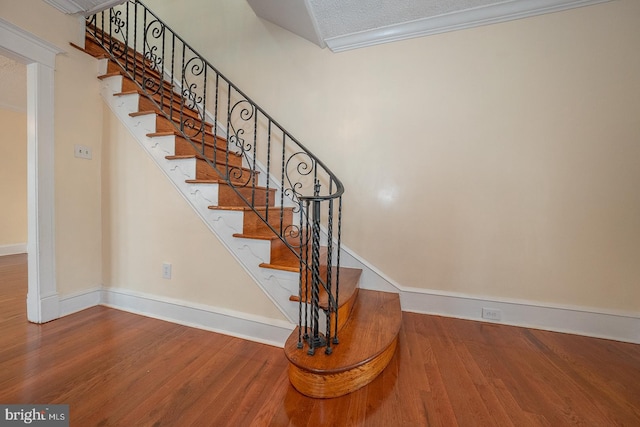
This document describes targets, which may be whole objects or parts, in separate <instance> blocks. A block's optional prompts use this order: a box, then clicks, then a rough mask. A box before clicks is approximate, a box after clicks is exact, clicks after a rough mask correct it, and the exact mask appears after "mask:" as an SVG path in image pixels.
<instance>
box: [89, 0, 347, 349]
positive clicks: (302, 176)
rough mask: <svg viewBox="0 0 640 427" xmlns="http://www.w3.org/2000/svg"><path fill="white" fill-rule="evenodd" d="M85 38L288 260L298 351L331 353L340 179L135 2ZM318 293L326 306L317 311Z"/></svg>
mask: <svg viewBox="0 0 640 427" xmlns="http://www.w3.org/2000/svg"><path fill="white" fill-rule="evenodd" d="M87 33H88V34H89V35H90V37H92V38H93V40H94V41H95V42H96V43H98V44H99V45H100V46H102V48H103V49H104V50H105V51H106V52H108V54H109V55H110V60H112V61H114V62H115V63H117V64H118V65H119V66H120V67H121V68H122V69H123V70H124V72H125V73H126V74H127V76H128V77H129V78H130V79H131V80H133V81H134V82H136V84H137V86H138V88H139V89H140V90H141V91H142V92H143V93H144V94H145V95H146V96H147V97H148V98H149V99H150V100H151V101H153V103H154V105H155V106H156V112H157V113H158V114H162V115H163V116H164V117H165V118H167V119H168V120H169V121H170V122H171V123H173V125H174V127H175V131H176V132H177V133H178V134H179V135H180V136H182V137H183V138H185V139H187V140H188V141H189V142H191V144H192V145H193V146H194V148H196V149H197V151H198V153H199V155H200V158H201V159H203V160H206V162H207V163H208V164H209V165H210V166H211V167H212V168H214V170H215V171H216V172H217V173H218V175H219V177H220V179H221V180H223V181H224V182H226V184H227V185H229V186H230V187H231V188H232V189H233V190H234V191H235V193H236V194H237V195H238V197H239V198H240V199H242V200H243V201H244V203H246V206H247V207H248V208H250V209H251V210H252V211H253V212H254V213H255V214H256V215H258V216H259V217H260V218H261V219H262V220H263V221H264V223H265V224H266V226H267V227H268V228H269V229H271V231H273V233H275V235H276V236H278V237H279V238H280V239H281V240H282V242H283V243H284V244H285V245H286V246H287V247H288V248H289V249H290V250H291V251H292V252H293V253H295V254H296V255H297V257H298V259H299V271H300V279H299V309H298V322H299V333H298V347H299V348H301V349H302V348H305V345H304V344H305V342H306V343H307V346H306V348H307V349H308V352H309V354H314V352H315V350H316V349H317V348H319V347H325V352H326V353H327V354H329V353H331V352H332V344H337V343H338V301H339V280H340V270H339V265H340V234H341V228H342V194H343V192H344V188H343V186H342V183H341V182H340V180H339V179H338V178H337V177H336V176H335V175H334V174H333V173H332V172H331V171H330V170H329V169H328V168H327V167H326V166H325V165H324V164H323V163H322V162H321V161H320V160H319V159H318V158H317V157H316V156H314V155H313V154H312V153H311V152H310V151H309V150H307V149H306V148H305V147H304V146H303V145H302V144H300V143H299V142H298V141H297V140H296V139H295V138H294V137H293V136H291V135H290V134H289V133H288V132H287V131H286V130H285V129H284V128H283V127H282V126H281V125H280V124H278V122H276V121H275V120H274V119H273V118H272V117H271V116H269V115H268V114H267V113H266V112H265V111H264V110H263V109H262V108H260V107H259V106H258V105H257V104H256V103H255V102H253V101H252V100H251V99H250V98H249V97H248V96H246V95H245V94H244V93H243V92H242V91H241V90H240V89H238V87H236V86H235V85H234V84H233V83H232V82H231V81H230V80H229V79H227V78H226V77H225V76H224V75H223V74H222V73H220V72H219V71H218V70H217V69H216V68H215V67H214V66H213V65H211V64H210V63H209V62H208V61H207V60H205V59H204V58H203V57H202V56H201V55H200V54H198V53H197V52H196V51H195V50H194V49H193V48H191V47H190V46H189V45H188V44H187V43H186V42H185V41H184V40H183V39H182V38H181V37H180V36H178V35H177V34H176V33H175V32H174V31H173V30H171V29H170V28H169V27H168V26H167V25H166V24H165V23H164V22H163V21H162V20H160V18H158V17H157V16H156V15H155V14H154V13H153V12H152V11H151V10H149V9H148V8H147V7H146V6H145V5H144V4H142V3H141V2H140V1H137V0H130V1H127V2H126V3H123V4H121V5H118V6H115V7H113V8H111V9H108V10H105V11H102V12H99V13H97V14H95V15H92V16H90V17H88V18H87ZM225 138H226V143H220V141H224V139H225ZM234 156H235V157H238V156H240V157H241V158H242V166H238V164H237V162H233V161H231V159H232V158H233V157H234ZM288 210H291V211H293V217H294V218H295V220H294V221H293V222H291V223H290V222H289V221H288V220H287V218H289V217H290V216H291V215H287V211H288ZM322 292H324V293H326V294H327V300H328V302H327V303H326V304H322V305H323V306H322V307H320V305H321V304H320V293H322ZM321 311H322V312H324V317H325V320H326V325H325V326H324V333H322V332H321V330H322V328H321V325H320V323H321V316H320V313H321Z"/></svg>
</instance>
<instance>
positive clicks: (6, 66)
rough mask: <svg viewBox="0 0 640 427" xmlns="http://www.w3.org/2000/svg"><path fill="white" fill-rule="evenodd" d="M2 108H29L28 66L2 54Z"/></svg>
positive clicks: (0, 89) (0, 63)
mask: <svg viewBox="0 0 640 427" xmlns="http://www.w3.org/2000/svg"><path fill="white" fill-rule="evenodd" d="M0 108H6V109H10V110H15V111H26V110H27V67H26V66H25V65H24V64H21V63H19V62H16V61H14V60H12V59H9V58H7V57H4V56H2V55H0Z"/></svg>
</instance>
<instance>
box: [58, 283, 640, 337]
mask: <svg viewBox="0 0 640 427" xmlns="http://www.w3.org/2000/svg"><path fill="white" fill-rule="evenodd" d="M399 293H400V300H401V303H402V310H403V311H408V312H413V313H421V314H430V315H439V316H445V317H454V318H459V319H467V320H474V321H481V322H490V323H496V324H504V325H511V326H520V327H526V328H534V329H543V330H548V331H555V332H563V333H570V334H576V335H584V336H589V337H595V338H604V339H611V340H616V341H624V342H630V343H635V344H640V315H638V314H636V313H624V312H604V311H602V310H598V309H585V308H584V307H571V306H548V305H547V306H542V305H539V304H534V303H532V302H527V301H506V300H497V299H487V298H478V297H473V296H465V295H460V294H445V293H441V292H435V291H427V290H424V289H417V288H403V289H401V290H400V292H399ZM96 305H105V306H107V307H112V308H115V309H118V310H123V311H128V312H131V313H135V314H140V315H143V316H148V317H153V318H156V319H161V320H166V321H169V322H173V323H177V324H180V325H185V326H190V327H195V328H199V329H205V330H209V331H213V332H218V333H222V334H225V335H231V336H235V337H238V338H243V339H247V340H251V341H255V342H260V343H263V344H269V345H274V346H277V347H283V346H284V343H285V341H286V340H287V338H288V337H289V335H290V334H291V331H292V330H293V328H294V327H295V325H293V324H290V323H289V322H286V321H279V320H275V319H269V318H264V317H260V316H253V315H250V314H247V313H241V312H236V311H233V310H227V309H223V308H219V307H212V306H207V305H202V304H196V303H191V302H186V301H182V300H175V299H170V298H164V297H159V296H157V295H150V294H144V293H139V292H134V291H130V290H127V289H121V288H92V289H89V290H86V291H83V292H78V293H75V294H71V295H66V296H63V297H61V298H60V315H61V316H66V315H68V314H72V313H75V312H78V311H80V310H84V309H86V308H89V307H93V306H96ZM483 308H487V309H491V310H500V314H501V320H499V321H491V320H487V319H483V318H482V309H483Z"/></svg>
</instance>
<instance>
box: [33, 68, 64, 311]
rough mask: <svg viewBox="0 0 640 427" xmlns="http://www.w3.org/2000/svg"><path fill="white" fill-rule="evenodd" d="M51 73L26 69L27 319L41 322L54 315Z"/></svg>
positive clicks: (41, 69)
mask: <svg viewBox="0 0 640 427" xmlns="http://www.w3.org/2000/svg"><path fill="white" fill-rule="evenodd" d="M53 79H54V69H53V68H51V67H49V66H47V65H44V64H41V63H38V62H33V63H31V64H29V65H27V117H28V119H27V128H28V129H27V176H28V178H27V200H28V202H27V203H28V206H30V209H29V210H28V218H27V229H28V233H29V243H28V245H27V246H28V253H29V261H28V266H29V267H28V272H29V283H30V284H38V285H37V286H29V291H28V293H27V318H28V319H29V321H31V322H35V323H44V322H48V321H50V320H53V319H56V318H58V317H59V316H60V309H59V302H58V292H57V290H56V274H55V240H54V231H55V223H54V206H55V205H54V200H55V199H54V180H53V179H52V178H53V176H54V175H53V174H54V158H53V156H54V140H53V137H54V118H53V111H54V105H53V96H54V93H53V92H54V82H53Z"/></svg>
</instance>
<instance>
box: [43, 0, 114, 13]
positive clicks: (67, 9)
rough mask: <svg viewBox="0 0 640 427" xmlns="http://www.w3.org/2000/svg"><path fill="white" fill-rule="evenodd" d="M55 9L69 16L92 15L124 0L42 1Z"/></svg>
mask: <svg viewBox="0 0 640 427" xmlns="http://www.w3.org/2000/svg"><path fill="white" fill-rule="evenodd" d="M44 1H45V2H47V3H49V4H50V5H51V6H53V7H55V8H56V9H58V10H60V11H62V12H64V13H69V14H76V13H77V14H80V15H86V16H88V15H92V14H94V13H96V12H100V11H101V10H104V9H107V8H109V7H111V6H113V5H115V4H118V3H124V0H44Z"/></svg>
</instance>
